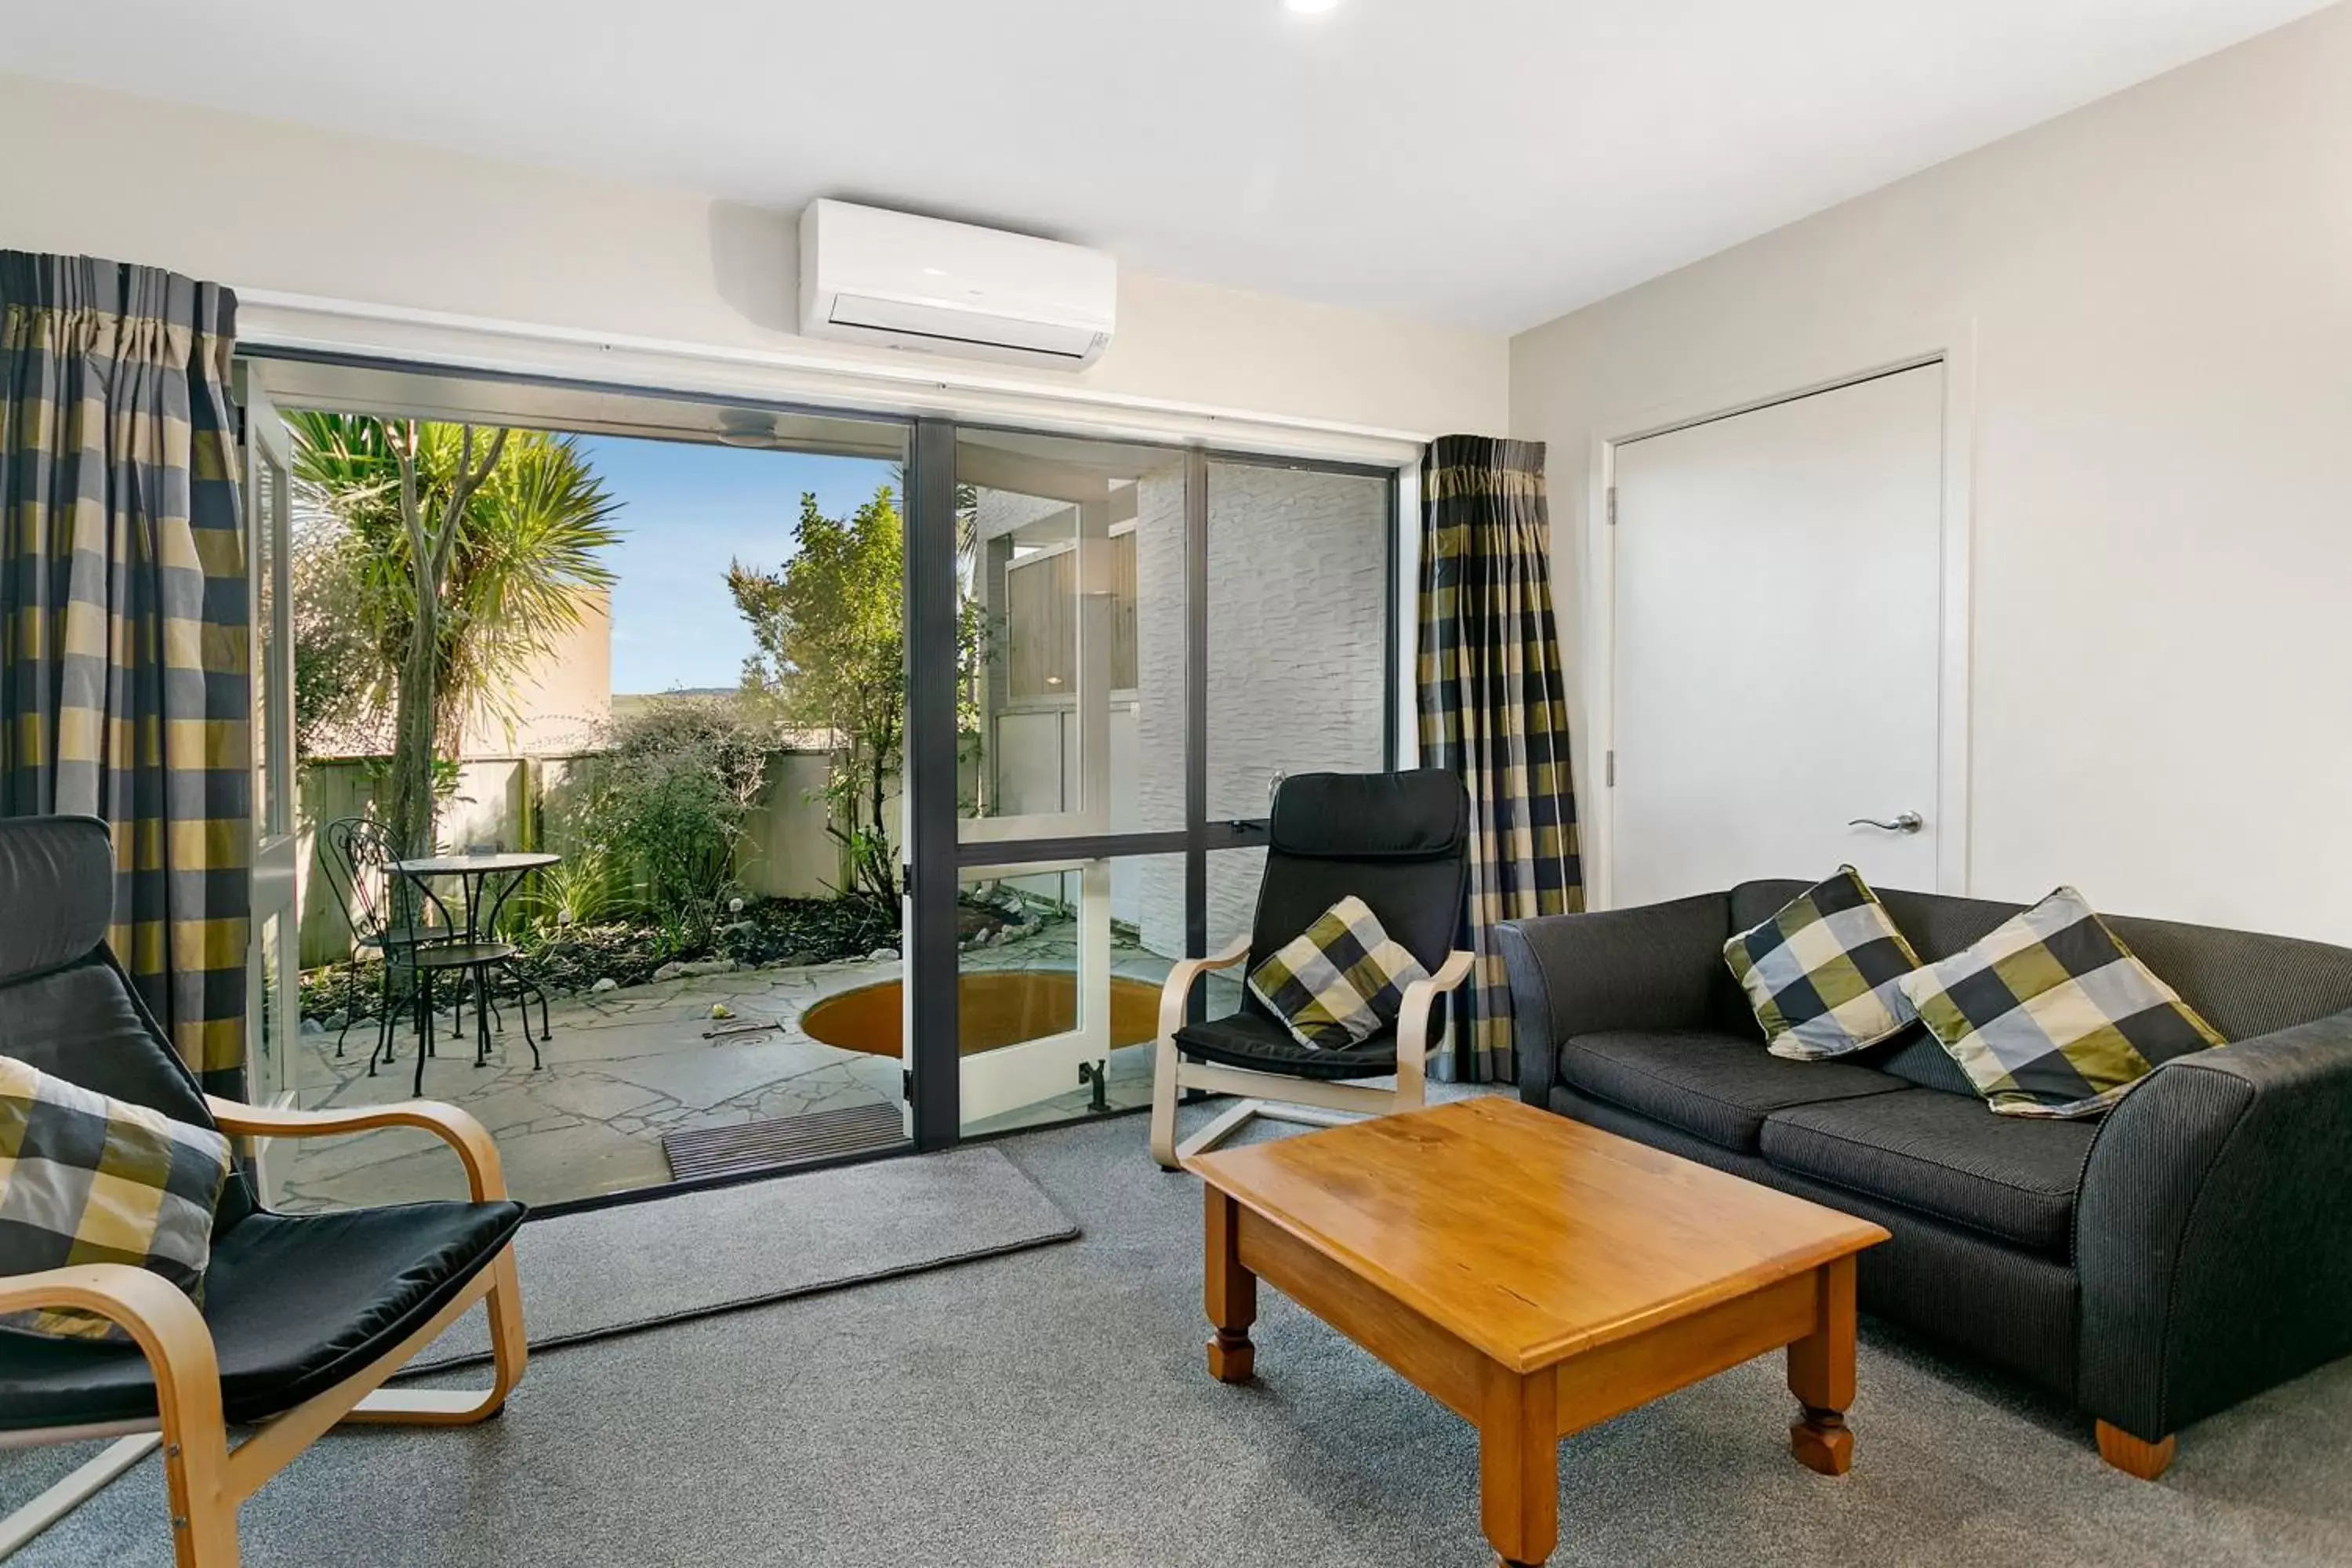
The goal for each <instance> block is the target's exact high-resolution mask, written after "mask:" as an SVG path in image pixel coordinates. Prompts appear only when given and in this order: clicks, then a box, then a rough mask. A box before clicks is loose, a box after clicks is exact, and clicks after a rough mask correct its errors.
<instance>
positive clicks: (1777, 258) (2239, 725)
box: [1511, 5, 2352, 941]
mask: <svg viewBox="0 0 2352 1568" xmlns="http://www.w3.org/2000/svg"><path fill="white" fill-rule="evenodd" d="M2347 83H2352V7H2347V6H2341V5H2339V6H2337V7H2336V8H2334V9H2332V10H2329V11H2326V12H2323V13H2320V14H2319V15H2317V16H2314V17H2312V18H2310V19H2308V20H2306V21H2304V22H2302V23H2299V24H2296V25H2294V26H2290V27H2287V28H2284V29H2283V30H2281V31H2279V32H2276V33H2273V34H2271V35H2268V36H2266V37H2261V38H2257V39H2255V40H2253V41H2252V42H2250V43H2247V44H2244V45H2242V46H2240V47H2236V48H2233V49H2231V50H2228V51H2226V52H2224V53H2222V54H2220V55H2216V56H2213V57H2210V58H2207V59H2205V60H2202V61H2200V62H2198V63H2196V64H2193V65H2190V66H2189V67H2186V68H2182V69H2180V70H2179V71H2177V72H2174V73H2173V74H2171V75H2169V76H2166V77H2161V78H2158V79H2155V80H2153V81H2151V82H2148V83H2146V84H2144V85H2142V86H2140V87H2137V88H2135V89H2131V90H2129V91H2126V92H2124V93H2121V94H2119V95H2117V96H2116V97H2114V98H2111V99H2107V100H2103V101H2101V102H2099V103H2096V104H2094V105H2092V106H2090V107H2088V108H2085V109H2084V110H2078V111H2076V112H2075V113H2073V114H2070V115H2067V116H2065V117H2063V119H2060V120H2057V121H2051V122H2050V123H2048V124H2045V125H2043V126H2041V127H2038V128H2036V129H2034V130H2032V131H2029V132H2024V133H2022V134H2021V135H2019V136H2016V137H2014V138H2011V139H2010V140H2008V141H2005V142H2000V143H1997V144H1995V145H1993V146H1990V147H1988V148H1985V149H1983V150H1981V151H1979V152H1977V153H1971V154H1969V155H1968V156H1966V157H1963V158H1959V159H1957V160H1955V161H1953V162H1951V163H1946V164H1943V165H1941V166H1939V167H1937V168H1935V169H1932V170H1929V171H1927V172H1926V173H1923V174H1918V175H1916V176H1914V177H1912V178H1909V179H1906V180H1904V181H1902V182H1900V183H1898V184H1894V185H1891V186H1888V187H1886V188H1885V189H1883V190H1881V191H1878V192H1875V193H1874V194H1872V195H1867V196H1864V197H1862V198H1860V199H1858V200H1855V201H1853V202H1850V203H1848V204H1846V205H1843V206H1841V207H1838V208H1835V209H1833V210H1832V211H1830V212H1827V213H1824V214H1822V215H1820V216H1815V217H1812V218H1810V219H1807V220H1805V221H1804V222H1801V223H1799V224H1796V225H1793V226H1790V227H1788V228H1785V229H1781V230H1780V231H1778V232H1776V233H1773V234H1770V235H1768V236H1765V237H1761V238H1759V239H1757V240H1755V241H1752V242H1750V243H1748V244H1747V245H1744V246H1741V247H1738V248H1736V249H1733V250H1730V251H1727V252H1725V253H1723V254H1722V255H1719V256H1717V257H1714V258H1709V259H1708V260H1706V261H1703V262H1700V263H1697V264H1696V265H1695V266H1692V267H1689V268H1685V269H1683V270H1682V271H1679V272H1676V273H1674V274H1671V275H1669V276H1667V277H1665V278H1662V279H1657V280H1655V281H1654V282H1652V283H1649V284H1646V285H1644V286H1643V287H1641V288H1639V289H1633V290H1631V291H1629V292H1627V293H1624V294H1622V295H1619V296H1617V297H1615V298H1613V299H1611V300H1604V301H1602V302H1601V303H1599V304H1596V305H1593V306H1591V307H1589V308H1587V309H1585V310H1580V311H1577V312H1575V313H1574V314H1571V315H1569V316H1565V317H1562V318H1561V319H1559V320H1558V321H1552V322H1550V323H1549V324H1547V325H1545V326H1542V327H1539V328H1537V329H1535V330H1534V331H1529V332H1527V333H1525V334H1523V335H1521V336H1520V337H1518V338H1517V339H1515V340H1514V341H1513V343H1512V354H1511V361H1512V374H1511V398H1512V420H1511V423H1512V428H1513V433H1514V434H1515V435H1517V436H1520V437H1529V438H1533V439H1538V440H1542V441H1546V442H1548V443H1549V448H1550V449H1549V470H1550V480H1551V486H1550V489H1551V498H1552V516H1553V528H1554V557H1553V558H1554V563H1555V571H1556V584H1557V586H1558V588H1559V596H1560V600H1561V606H1560V607H1561V613H1562V636H1563V638H1564V640H1565V641H1566V642H1567V644H1568V647H1569V648H1570V668H1571V669H1577V670H1590V669H1591V668H1594V666H1593V664H1592V661H1591V652H1592V650H1591V649H1590V648H1585V649H1584V657H1583V658H1579V657H1577V651H1576V650H1578V649H1579V648H1580V647H1582V645H1583V639H1584V626H1585V624H1586V623H1585V616H1584V612H1585V611H1588V610H1589V609H1590V606H1589V605H1580V598H1581V596H1582V595H1585V594H1586V593H1588V592H1589V591H1590V589H1589V586H1588V584H1585V583H1584V582H1583V563H1584V560H1585V533H1586V530H1587V528H1588V526H1589V525H1590V521H1591V519H1590V518H1589V516H1588V511H1589V510H1590V497H1589V495H1588V465H1589V463H1590V461H1591V458H1592V455H1593V442H1594V439H1595V437H1597V436H1599V435H1601V434H1602V433H1604V432H1611V431H1615V432H1626V431H1630V430H1631V429H1633V428H1634V427H1636V426H1639V424H1640V423H1641V422H1642V421H1643V418H1644V417H1645V416H1649V415H1652V414H1654V413H1655V412H1656V411H1662V410H1668V409H1675V410H1686V409H1688V408H1689V407H1691V406H1692V405H1694V404H1704V403H1706V401H1707V400H1708V399H1709V398H1719V399H1720V400H1721V401H1722V402H1724V403H1729V402H1732V401H1735V400H1737V399H1741V398H1745V397H1749V396H1753V395H1757V394H1758V393H1759V391H1762V390H1765V389H1767V388H1769V387H1770V386H1772V385H1774V384H1779V385H1780V386H1784V387H1788V388H1794V387H1796V386H1799V385H1802V384H1808V383H1810V382H1812V381H1814V380H1817V379H1819V378H1822V377H1824V376H1828V375H1833V374H1839V373H1840V372H1850V371H1855V370H1860V369H1863V368H1864V367H1865V366H1868V365H1872V364H1874V363H1883V362H1885V361H1886V360H1888V359H1890V358H1892V357H1895V356H1896V355H1900V354H1905V353H1912V352H1916V351H1918V350H1922V349H1931V348H1938V347H1944V346H1948V345H1949V344H1951V343H1952V342H1955V341H1956V340H1957V341H1958V342H1962V343H1963V344H1965V343H1966V342H1969V340H1971V339H1972V341H1973V345H1974V353H1973V362H1974V399H1973V407H1972V409H1971V410H1965V411H1963V412H1964V413H1967V414H1969V415H1970V416H1972V417H1971V418H1970V420H1969V425H1970V426H1972V437H1971V442H1970V446H1969V449H1968V451H1967V457H1968V460H1969V463H1970V465H1971V468H1972V472H1971V473H1970V475H1969V479H1970V486H1971V489H1972V492H1973V508H1972V510H1973V517H1972V520H1971V521H1972V528H1973V536H1972V538H1973V561H1974V567H1973V573H1972V582H1971V583H1970V584H1969V587H1970V592H1971V594H1972V596H1973V610H1972V616H1971V617H1970V626H1969V630H1970V634H1971V640H1972V655H1971V663H1970V669H1969V675H1970V681H1971V688H1972V693H1973V696H1972V701H1971V704H1970V712H1969V724H1970V729H1971V732H1972V737H1973V743H1972V748H1971V773H1970V778H1969V787H1970V793H1971V797H1972V802H1973V805H1972V811H1971V818H1972V820H1971V824H1970V826H1971V827H1972V829H1973V834H1972V856H1971V863H1970V865H1969V885H1970V886H1971V888H1972V889H1973V890H1974V891H1975V892H1977V893H1978V894H1979V895H1980V896H1985V897H1992V898H2002V899H2019V900H2024V899H2032V898H2036V897H2038V896H2040V895H2041V894H2042V893H2043V892H2046V891H2047V890H2048V889H2050V888H2051V887H2052V886H2053V884H2056V883H2059V882H2062V881H2063V882H2074V883H2076V884H2078V885H2079V886H2081V887H2082V888H2083V889H2084V891H2085V892H2086V893H2088V894H2089V895H2090V897H2091V898H2092V899H2093V900H2094V901H2095V902H2096V903H2097V904H2099V905H2100V906H2101V907H2103V908H2106V909H2111V910H2121V911H2127V912H2134V913H2145V914H2152V915H2162V916H2173V917H2178V918H2183V919H2190V920H2200V921H2215V922H2219V923H2223V924H2229V925H2237V926H2246V927H2252V928H2256V929H2263V930H2272V931H2288V932H2294V933H2300V934H2306V935H2312V936H2317V937H2322V938H2327V939H2332V940H2336V941H2347V940H2352V901H2347V900H2346V899H2345V897H2344V896H2343V892H2342V889H2343V888H2344V887H2345V886H2346V885H2347V884H2348V883H2352V814H2347V812H2345V811H2344V810H2343V808H2342V801H2343V794H2344V783H2343V781H2344V779H2345V777H2346V776H2347V773H2352V722H2347V719H2346V715H2347V713H2352V632H2347V625H2352V622H2347V614H2346V610H2345V593H2346V584H2347V583H2352V92H2347V90H2346V87H2347ZM1736 654H1737V649H1735V648H1731V647H1727V648H1726V649H1725V655H1726V657H1727V658H1732V657H1736ZM1584 697H1585V694H1583V693H1581V692H1580V693H1578V696H1577V710H1576V714H1575V722H1576V729H1577V734H1578V740H1579V742H1580V747H1579V752H1580V755H1579V767H1578V773H1579V780H1578V782H1579V785H1580V799H1581V800H1582V801H1583V802H1585V803H1586V810H1585V816H1587V818H1588V819H1591V818H1592V817H1595V816H1599V815H1600V814H1601V811H1602V810H1603V809H1604V806H1603V803H1601V802H1600V801H1599V800H1597V799H1596V798H1595V797H1594V795H1593V794H1592V790H1593V786H1594V784H1595V782H1596V774H1597V770H1595V769H1594V768H1592V767H1591V752H1590V749H1589V748H1588V747H1586V746H1584V745H1583V744H1582V742H1584V741H1585V740H1586V739H1588V737H1587V735H1586V732H1585V717H1586V712H1585V708H1586V704H1585V700H1584ZM1827 869H1828V868H1826V867H1811V868H1808V867H1791V868H1789V874H1790V875H1792V876H1805V875H1812V874H1816V873H1819V872H1824V871H1826V870H1827Z"/></svg>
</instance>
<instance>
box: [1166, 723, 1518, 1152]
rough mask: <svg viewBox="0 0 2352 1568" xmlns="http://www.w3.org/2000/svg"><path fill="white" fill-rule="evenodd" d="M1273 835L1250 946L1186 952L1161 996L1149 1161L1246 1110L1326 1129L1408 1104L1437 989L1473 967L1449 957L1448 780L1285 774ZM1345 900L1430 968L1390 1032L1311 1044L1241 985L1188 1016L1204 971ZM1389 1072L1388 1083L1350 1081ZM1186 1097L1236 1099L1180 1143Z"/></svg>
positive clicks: (1447, 988)
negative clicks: (1353, 900)
mask: <svg viewBox="0 0 2352 1568" xmlns="http://www.w3.org/2000/svg"><path fill="white" fill-rule="evenodd" d="M1269 840H1270V841H1269V843H1268V846H1267V848H1266V857H1265V879H1264V880H1263V881H1262V882H1261V883H1260V884H1259V886H1258V897H1257V914H1256V918H1255V920H1254V921H1252V922H1251V929H1250V935H1249V938H1248V940H1246V941H1244V942H1235V943H1234V945H1233V946H1231V947H1229V948H1227V949H1226V950H1225V951H1224V952H1219V953H1215V954H1213V955H1211V956H1209V957H1206V958H1190V959H1186V960H1185V961H1184V962H1183V963H1179V964H1178V965H1177V966H1176V967H1175V969H1174V971H1173V972H1172V973H1170V974H1169V976H1168V982H1167V984H1166V985H1165V986H1164V987H1163V988H1162V989H1161V991H1160V1036H1159V1046H1158V1049H1157V1053H1156V1056H1155V1058H1154V1061H1153V1069H1152V1081H1151V1156H1152V1158H1153V1159H1155V1160H1157V1161H1159V1162H1160V1164H1161V1165H1163V1166H1165V1167H1166V1168H1167V1169H1169V1170H1171V1171H1172V1170H1174V1169H1176V1168H1177V1165H1178V1163H1180V1161H1181V1160H1182V1159H1183V1158H1184V1157H1185V1156H1187V1155H1191V1154H1197V1153H1201V1152H1204V1151H1206V1150H1209V1149H1213V1148H1215V1147H1216V1146H1217V1145H1218V1144H1219V1143H1221V1142H1223V1141H1224V1140H1225V1139H1227V1138H1229V1137H1231V1136H1232V1135H1233V1134H1234V1132H1235V1131H1237V1130H1239V1129H1240V1127H1241V1126H1242V1125H1243V1123H1244V1122H1246V1121H1249V1119H1250V1118H1252V1117H1253V1116H1266V1117H1271V1118H1273V1119H1275V1120H1276V1121H1299V1122H1305V1123H1307V1124H1308V1125H1310V1126H1333V1125H1336V1124H1338V1123H1340V1122H1343V1121H1353V1120H1355V1119H1356V1118H1357V1117H1359V1116H1365V1115H1370V1116H1378V1115H1383V1114H1386V1113H1389V1112H1392V1111H1398V1110H1417V1109H1419V1108H1420V1106H1421V1104H1422V1100H1423V1083H1424V1074H1425V1064H1426V1062H1427V1060H1428V1056H1429V1050H1430V1047H1431V1044H1432V1042H1433V1041H1434V1040H1438V1039H1440V1038H1442V1037H1443V1036H1444V1028H1445V1012H1444V998H1445V995H1446V994H1447V993H1449V992H1451V991H1453V990H1454V989H1455V988H1456V987H1458V986H1459V985H1460V984H1462V982H1463V981H1464V980H1465V979H1466V978H1467V977H1468V976H1469V973H1470V966H1471V963H1472V955H1471V954H1469V953H1467V952H1454V951H1452V950H1453V947H1454V936H1455V935H1456V933H1457V932H1458V931H1459V930H1460V929H1461V923H1462V911H1463V901H1464V900H1465V898H1466V897H1467V896H1468V891H1469V879H1470V798H1469V795H1468V793H1467V792H1466V791H1465V790H1464V789H1463V787H1462V781H1461V780H1459V779H1457V778H1455V777H1454V775H1453V774H1452V773H1448V772H1446V771H1444V769H1442V768H1419V769H1415V770H1413V771H1412V772H1408V773H1300V774H1297V775H1296V776H1294V777H1290V778H1286V779H1284V780H1282V782H1281V783H1280V784H1279V785H1278V786H1277V787H1276V791H1275V796H1274V808H1273V820H1272V823H1271V831H1270V834H1269ZM1351 893H1352V894H1354V895H1355V896H1356V897H1357V898H1360V899H1361V900H1364V902H1365V903H1366V904H1368V905H1370V907H1371V910H1372V913H1373V914H1375V915H1377V916H1379V917H1380V921H1381V927H1382V929H1384V930H1385V931H1387V932H1388V933H1389V935H1390V936H1391V937H1392V938H1394V939H1395V940H1396V941H1397V942H1401V943H1402V944H1403V945H1404V946H1405V947H1406V948H1407V949H1409V950H1410V951H1411V952H1412V955H1413V956H1414V957H1415V958H1417V959H1419V960H1420V961H1421V963H1422V966H1423V968H1424V969H1426V970H1428V971H1429V978H1428V979H1426V980H1420V981H1415V982H1414V983H1413V984H1411V985H1409V986H1407V987H1406V988H1405V992H1404V997H1403V1003H1402V1007H1401V1008H1400V1009H1399V1012H1398V1016H1397V1021H1396V1022H1395V1024H1393V1025H1392V1026H1390V1027H1388V1028H1385V1029H1382V1030H1381V1031H1380V1032H1379V1033H1378V1034H1375V1035H1373V1036H1372V1037H1370V1038H1369V1039H1365V1040H1361V1041H1359V1042H1358V1043H1357V1044H1355V1045H1352V1046H1349V1047H1345V1048H1344V1049H1337V1050H1322V1051H1318V1050H1310V1049H1308V1048H1307V1047H1305V1046H1302V1045H1300V1044H1299V1043H1298V1042H1297V1040H1296V1039H1294V1038H1293V1037H1291V1034H1290V1031H1289V1029H1288V1028H1287V1027H1286V1026H1285V1025H1284V1024H1283V1022H1282V1020H1281V1019H1280V1018H1278V1017H1276V1016H1275V1014H1274V1011H1273V1010H1272V1009H1271V1008H1269V1007H1267V1006H1266V1005H1265V1003H1263V1002H1261V1001H1259V1000H1258V999H1257V997H1256V995H1255V994H1253V993H1251V992H1250V991H1249V990H1248V988H1247V987H1246V986H1244V988H1243V993H1242V1006H1241V1010H1240V1011H1239V1012H1237V1013H1234V1014H1233V1015H1232V1016H1228V1017H1223V1018H1213V1019H1209V1020H1206V1021H1203V1022H1202V1023H1198V1024H1194V1023H1189V1022H1187V1015H1188V1014H1189V1012H1190V1010H1191V1006H1192V988H1193V986H1194V985H1195V984H1198V983H1199V981H1200V979H1201V977H1202V975H1204V974H1206V973H1209V972H1210V971H1211V970H1215V969H1231V968H1233V967H1234V966H1235V965H1237V964H1242V965H1247V966H1255V963H1257V962H1258V961H1259V960H1261V959H1263V958H1264V957H1265V955H1266V954H1268V953H1271V952H1274V951H1275V950H1276V948H1279V947H1281V946H1282V945H1283V944H1284V943H1286V942H1289V941H1291V940H1292V939H1293V938H1295V937H1297V935H1298V934H1299V933H1300V932H1302V931H1305V930H1306V929H1307V927H1308V926H1309V925H1312V924H1313V923H1314V922H1315V921H1316V919H1317V918H1318V916H1320V915H1321V914H1322V913H1323V912H1324V911H1325V910H1328V909H1329V908H1330V907H1331V906H1332V905H1333V904H1335V903H1337V902H1339V900H1341V899H1343V898H1346V897H1347V896H1348V895H1349V894H1351ZM1244 973H1246V969H1245V970H1244ZM1391 1073H1393V1074H1395V1075H1396V1087H1395V1088H1393V1089H1383V1088H1380V1087H1377V1086H1374V1085H1370V1084H1366V1083H1362V1082H1359V1081H1349V1080H1360V1079H1373V1078H1384V1077H1387V1076H1388V1075H1390V1074H1391ZM1186 1089H1205V1090H1208V1091H1210V1092H1212V1093H1222V1094H1234V1095H1240V1096H1242V1097H1243V1098H1242V1100H1241V1102H1240V1103H1239V1104H1237V1105H1234V1107H1232V1108H1231V1109H1230V1110H1227V1111H1225V1112H1224V1114H1223V1115H1222V1116H1220V1117H1218V1118H1217V1119H1216V1120H1215V1121H1213V1122H1211V1123H1210V1124H1209V1125H1208V1126H1207V1127H1205V1128H1203V1129H1202V1131H1199V1132H1197V1133H1195V1134H1194V1135H1193V1136H1192V1137H1191V1138H1189V1139H1187V1140H1186V1141H1185V1142H1184V1144H1183V1146H1182V1147H1181V1148H1179V1147H1178V1146H1177V1143H1176V1104H1177V1101H1178V1100H1179V1099H1181V1097H1182V1094H1183V1092H1184V1091H1185V1090H1186Z"/></svg>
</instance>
